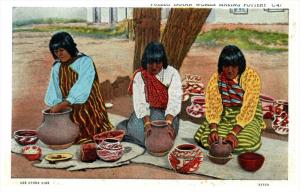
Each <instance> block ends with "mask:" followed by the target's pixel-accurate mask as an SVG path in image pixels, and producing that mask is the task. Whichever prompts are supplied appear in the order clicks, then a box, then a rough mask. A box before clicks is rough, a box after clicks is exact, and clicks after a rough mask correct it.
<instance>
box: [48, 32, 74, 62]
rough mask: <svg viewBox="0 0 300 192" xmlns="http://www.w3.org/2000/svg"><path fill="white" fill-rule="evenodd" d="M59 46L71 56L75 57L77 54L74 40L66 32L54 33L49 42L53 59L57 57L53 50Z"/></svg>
mask: <svg viewBox="0 0 300 192" xmlns="http://www.w3.org/2000/svg"><path fill="white" fill-rule="evenodd" d="M59 48H63V49H66V50H67V51H68V53H69V54H70V55H71V56H72V57H75V56H77V54H78V49H77V48H76V43H75V42H74V40H73V38H72V36H71V35H70V34H69V33H67V32H58V33H55V34H54V35H53V36H52V38H51V40H50V42H49V49H50V51H51V53H52V56H53V58H54V59H57V56H56V55H55V53H54V51H55V50H57V49H59Z"/></svg>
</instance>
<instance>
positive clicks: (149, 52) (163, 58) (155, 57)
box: [141, 42, 169, 69]
mask: <svg viewBox="0 0 300 192" xmlns="http://www.w3.org/2000/svg"><path fill="white" fill-rule="evenodd" d="M160 62H162V63H163V68H164V69H165V68H167V67H168V65H169V64H168V58H167V55H166V51H165V48H164V46H163V45H162V44H161V43H159V42H151V43H149V44H148V45H147V46H146V48H145V51H144V53H143V56H142V61H141V65H142V67H143V68H144V69H147V64H152V63H160Z"/></svg>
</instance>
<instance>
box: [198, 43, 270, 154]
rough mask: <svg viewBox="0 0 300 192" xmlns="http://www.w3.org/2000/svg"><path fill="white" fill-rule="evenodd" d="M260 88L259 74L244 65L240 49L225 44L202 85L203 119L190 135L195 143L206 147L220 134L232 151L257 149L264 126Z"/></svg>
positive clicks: (244, 61)
mask: <svg viewBox="0 0 300 192" xmlns="http://www.w3.org/2000/svg"><path fill="white" fill-rule="evenodd" d="M260 91H261V81H260V77H259V75H258V74H257V72H256V71H255V70H254V69H252V68H250V67H249V66H246V60H245V57H244V55H243V53H242V52H241V50H240V49H239V48H238V47H236V46H234V45H228V46H225V47H224V48H223V50H222V52H221V54H220V56H219V62H218V72H216V73H214V74H213V75H212V77H211V79H210V81H209V83H208V85H207V88H206V95H205V105H206V120H205V121H204V123H203V124H201V125H200V128H199V129H198V130H197V132H196V134H195V136H194V139H195V140H196V142H197V143H198V144H199V145H200V146H202V147H204V148H208V147H209V145H210V144H212V143H213V142H215V141H217V140H218V139H219V137H223V138H224V139H225V140H227V141H229V142H230V143H231V144H232V147H233V149H234V153H240V152H244V151H256V150H257V149H259V148H260V146H261V133H262V130H263V129H264V128H265V123H264V121H263V113H262V106H261V102H260V100H259V95H260Z"/></svg>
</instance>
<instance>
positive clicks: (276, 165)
mask: <svg viewBox="0 0 300 192" xmlns="http://www.w3.org/2000/svg"><path fill="white" fill-rule="evenodd" d="M198 128H199V125H197V124H195V123H192V122H190V121H182V120H181V121H180V124H179V133H178V136H177V138H176V140H175V144H174V147H175V146H177V145H179V144H183V143H192V144H196V143H195V141H194V139H193V136H194V134H195V132H196V130H197V129H198ZM262 143H263V144H262V147H261V148H260V149H259V150H258V151H257V153H260V154H262V155H263V156H264V157H265V162H264V164H263V166H262V168H261V169H259V170H258V171H256V172H247V171H244V170H243V169H242V168H241V167H240V166H239V164H238V160H237V155H233V159H231V160H230V161H229V162H228V163H227V164H225V165H218V164H214V163H212V162H210V160H209V159H208V157H207V152H208V151H207V150H205V149H202V148H201V150H202V152H203V155H204V158H203V162H202V164H201V165H200V167H199V169H198V170H197V171H195V172H194V174H201V175H206V176H211V177H215V178H220V179H231V180H233V179H237V180H286V179H288V142H284V141H279V140H274V139H269V138H265V137H262ZM174 147H173V148H174ZM131 162H134V163H146V164H151V165H156V166H159V167H163V168H167V169H172V168H171V167H170V165H169V162H168V156H167V155H166V156H164V157H154V156H152V155H150V154H149V153H147V152H145V153H144V154H143V155H141V156H138V157H136V158H134V159H132V160H131Z"/></svg>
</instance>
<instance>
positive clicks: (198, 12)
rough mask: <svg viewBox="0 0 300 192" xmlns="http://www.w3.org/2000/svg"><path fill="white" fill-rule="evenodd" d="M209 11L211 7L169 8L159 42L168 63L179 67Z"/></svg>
mask: <svg viewBox="0 0 300 192" xmlns="http://www.w3.org/2000/svg"><path fill="white" fill-rule="evenodd" d="M210 11H211V9H192V8H191V9H184V8H181V9H177V8H176V9H173V8H172V9H171V12H170V14H169V18H168V21H167V24H166V27H165V30H164V32H163V34H162V38H161V42H162V44H163V45H164V46H165V49H166V52H167V55H168V58H169V62H170V64H171V65H172V66H174V67H175V68H176V69H178V70H179V69H180V67H181V65H182V62H183V60H184V58H185V56H186V55H187V53H188V51H189V50H190V48H191V46H192V44H193V42H194V41H195V39H196V37H197V35H198V34H199V32H200V30H201V28H202V26H203V24H204V23H205V21H206V19H207V17H208V15H209V13H210Z"/></svg>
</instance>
